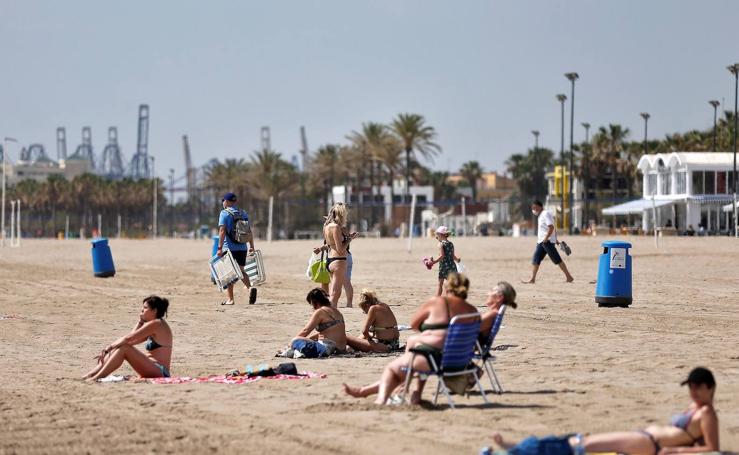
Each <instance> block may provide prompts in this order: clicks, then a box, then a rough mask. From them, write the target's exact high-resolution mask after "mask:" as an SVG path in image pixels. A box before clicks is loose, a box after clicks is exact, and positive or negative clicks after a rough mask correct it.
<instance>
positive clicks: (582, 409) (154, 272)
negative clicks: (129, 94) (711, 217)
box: [0, 237, 739, 455]
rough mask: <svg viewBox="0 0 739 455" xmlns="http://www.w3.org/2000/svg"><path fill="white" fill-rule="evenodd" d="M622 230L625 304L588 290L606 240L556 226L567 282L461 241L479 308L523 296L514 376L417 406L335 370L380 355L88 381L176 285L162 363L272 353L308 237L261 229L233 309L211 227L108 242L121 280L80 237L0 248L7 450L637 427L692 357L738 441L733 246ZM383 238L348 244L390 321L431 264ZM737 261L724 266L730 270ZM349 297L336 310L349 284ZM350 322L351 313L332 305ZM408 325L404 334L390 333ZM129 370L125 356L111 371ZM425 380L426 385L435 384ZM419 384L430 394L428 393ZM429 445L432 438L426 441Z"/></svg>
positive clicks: (410, 449)
mask: <svg viewBox="0 0 739 455" xmlns="http://www.w3.org/2000/svg"><path fill="white" fill-rule="evenodd" d="M625 239H626V240H629V241H631V242H633V244H634V248H633V252H632V254H633V261H634V292H633V294H634V304H633V305H632V306H631V307H630V308H628V309H620V308H614V309H605V308H598V307H597V305H596V304H595V303H594V300H593V294H594V289H595V285H594V284H592V282H593V281H594V280H595V278H596V274H597V260H598V259H597V258H598V254H599V252H600V251H601V250H600V242H601V241H603V240H604V239H603V238H577V237H573V238H571V239H567V240H568V242H569V243H570V245H571V247H572V249H573V255H572V256H571V257H570V258H567V263H568V265H569V267H570V270H571V271H572V273H573V275H574V277H575V282H574V283H572V284H564V283H563V280H564V279H563V276H562V275H561V273H560V272H559V270H558V269H557V268H556V267H554V266H553V265H552V264H551V263H550V262H548V260H547V261H545V262H544V263H543V265H542V269H541V272H540V275H539V281H538V283H537V284H536V285H523V284H518V283H519V280H520V279H521V278H524V277H526V276H527V274H528V273H529V262H530V257H531V253H532V252H533V246H534V243H535V240H534V239H533V238H532V237H529V238H518V239H513V238H493V237H489V238H456V239H453V240H454V242H455V245H456V249H457V254H458V255H459V256H461V257H462V259H463V262H464V263H465V264H466V266H467V268H468V274H469V276H470V279H471V282H472V293H471V295H470V299H469V301H470V302H471V303H472V304H474V305H476V306H478V307H479V308H480V309H481V310H482V309H483V303H484V299H485V296H486V294H487V291H488V290H489V289H490V288H492V287H493V286H494V285H495V283H496V282H497V281H499V280H507V281H510V282H511V283H514V286H515V287H516V289H517V291H518V302H519V305H520V306H519V308H518V309H517V310H510V311H509V312H508V313H507V315H506V320H505V323H504V324H505V326H504V328H503V329H502V330H501V332H500V335H499V340H498V344H499V345H505V349H504V350H501V351H500V352H498V360H497V363H496V370H497V372H498V375H499V378H500V380H501V382H502V384H503V387H504V388H505V390H506V393H505V394H503V395H500V396H497V395H490V397H491V401H492V403H491V404H489V405H485V404H484V403H483V401H482V398H481V397H480V396H479V395H471V396H469V397H456V400H457V403H458V404H459V405H460V406H459V408H458V409H456V410H451V409H449V408H448V406H446V403H445V402H444V401H443V400H440V402H439V405H438V406H436V407H433V406H430V405H429V406H422V407H378V406H374V405H372V404H371V403H372V400H371V399H353V398H349V397H347V396H345V395H344V394H343V393H342V392H341V384H342V382H348V383H350V384H357V385H359V384H364V383H369V382H372V381H374V380H376V379H377V378H378V377H379V374H380V372H381V370H382V368H383V366H384V365H385V364H386V363H387V362H388V361H389V360H390V359H389V358H387V357H371V356H365V357H361V358H333V359H325V360H305V359H303V360H296V361H295V362H296V363H297V365H298V369H299V370H309V371H315V372H319V373H324V374H325V375H326V377H325V378H324V379H310V380H301V381H267V380H263V381H258V382H256V383H253V384H244V385H225V384H186V385H156V384H148V383H132V382H125V383H112V384H111V383H109V384H100V383H98V384H87V383H84V382H82V381H81V380H79V379H78V378H79V377H81V376H82V375H83V374H84V373H85V372H86V371H87V370H89V369H90V368H91V367H92V366H93V364H94V361H93V360H92V357H93V356H94V355H96V354H97V352H99V350H100V349H102V348H103V347H104V346H106V345H107V344H108V343H110V342H112V341H113V340H114V339H116V338H117V337H119V336H121V335H124V334H125V333H127V332H128V331H129V330H130V329H131V327H133V326H134V325H135V323H136V321H137V320H138V312H139V309H140V305H141V300H142V299H143V298H144V297H145V296H147V295H149V294H154V293H156V294H159V295H162V296H165V297H167V298H169V299H170V302H171V305H170V312H169V317H168V320H169V323H170V325H171V327H172V329H173V332H174V337H175V338H174V339H175V341H174V354H173V361H172V373H173V374H174V375H187V376H200V375H209V374H224V373H225V372H226V371H228V370H231V369H234V368H237V369H243V368H244V365H245V364H259V363H269V364H270V365H277V364H278V363H280V362H282V361H284V360H283V359H278V358H275V357H274V355H275V353H276V351H277V350H278V349H279V348H282V347H284V346H285V345H286V344H287V342H288V341H289V339H290V338H291V337H293V336H294V335H295V334H296V333H297V332H298V331H299V330H300V329H301V328H302V327H303V326H304V324H305V322H306V321H307V320H308V317H309V315H310V307H309V306H308V304H307V303H306V302H305V294H306V292H307V291H308V290H309V289H310V288H311V287H313V286H312V283H311V282H309V281H308V280H307V279H306V277H305V268H306V265H307V259H308V257H309V255H310V248H311V246H313V244H314V242H309V241H290V242H273V243H271V244H268V243H267V242H259V243H258V247H259V248H260V249H261V250H262V251H263V254H264V260H265V263H266V267H267V272H268V281H267V283H266V284H264V285H263V286H261V287H260V289H259V300H258V303H257V304H256V305H253V306H250V305H247V304H246V303H247V295H246V292H245V291H244V290H243V289H242V288H241V287H240V286H238V287H237V290H236V297H237V304H236V305H235V306H233V307H223V306H221V305H219V303H220V301H221V300H222V298H223V297H222V295H221V294H220V293H219V292H218V291H217V290H216V289H215V287H214V286H212V285H211V283H210V280H209V275H208V270H207V259H208V256H209V254H210V248H211V245H210V242H209V241H206V240H165V239H162V240H157V241H151V240H115V239H113V240H111V248H112V251H113V256H114V260H115V265H116V269H117V274H116V276H115V277H114V278H108V279H100V278H95V277H93V274H92V264H91V259H90V243H89V242H86V241H73V240H70V241H55V240H25V239H24V240H23V245H22V247H21V248H4V249H0V316H8V315H13V316H17V318H10V319H0V340H1V341H0V363H1V364H2V368H0V435H2V436H0V453H86V452H89V453H100V452H103V451H105V452H110V453H122V452H128V453H141V452H155V453H206V452H217V453H226V452H231V451H235V450H238V451H243V450H247V451H257V452H260V453H264V452H271V453H291V452H292V453H298V451H299V452H300V453H337V454H354V455H356V454H375V453H388V452H389V451H391V450H392V451H403V452H406V453H426V454H446V453H470V454H471V453H477V451H478V450H479V448H480V447H481V446H483V445H487V444H489V443H491V439H490V434H491V433H492V432H493V431H501V432H503V433H504V434H506V435H509V436H511V437H514V438H519V437H523V436H526V435H529V434H537V435H545V434H551V433H567V432H598V431H607V430H632V429H637V428H643V427H644V426H646V425H647V424H650V423H667V421H668V418H669V416H670V415H671V414H672V413H675V412H678V411H681V410H683V409H685V408H686V407H687V406H688V405H689V403H690V401H689V397H688V394H687V390H686V389H685V388H682V387H680V386H679V382H680V381H681V380H682V379H684V377H685V376H687V373H688V372H689V370H690V369H691V368H692V367H694V366H698V365H703V366H706V367H709V368H711V369H712V370H713V372H714V374H715V375H716V380H717V383H718V389H717V395H716V408H717V410H718V414H719V419H720V430H721V433H720V437H721V448H722V449H723V450H738V449H739V347H738V346H739V331H737V327H738V324H737V322H738V321H739V307H738V306H737V305H738V304H739V271H737V269H736V264H737V259H736V258H737V257H738V256H739V243H738V242H736V241H735V240H734V239H728V238H666V239H663V240H662V243H661V248H660V249H659V250H657V249H656V248H655V245H654V241H653V239H651V238H643V237H641V238H625ZM406 246H407V243H406V241H403V240H395V239H371V240H370V239H358V240H357V241H355V242H354V243H353V244H352V251H353V253H354V285H355V288H356V294H357V295H358V293H359V291H360V290H361V288H363V287H368V288H372V289H374V290H376V291H377V292H378V295H379V297H380V298H381V299H382V300H384V301H385V302H387V303H388V304H390V305H391V306H392V308H393V310H394V311H395V312H396V314H397V316H398V319H399V322H400V323H401V324H405V323H408V320H409V317H410V315H411V314H412V313H413V312H414V310H415V309H416V307H417V306H418V305H419V304H420V303H422V302H423V301H424V299H425V298H427V297H429V296H430V295H431V294H432V293H433V292H434V290H435V285H436V279H435V277H436V271H434V272H429V271H427V270H426V269H425V267H424V266H423V265H422V264H421V262H420V258H421V257H423V256H427V255H431V254H434V253H435V252H436V250H437V248H438V247H437V243H436V242H435V241H433V240H430V239H417V240H415V241H414V244H413V253H412V254H408V253H407V251H406ZM730 268H732V269H730ZM341 305H342V306H343V298H342V302H341ZM341 310H342V312H343V314H344V317H345V320H346V325H347V331H348V332H350V333H353V334H358V333H359V330H360V329H361V324H362V321H363V317H364V315H363V314H362V312H361V310H359V309H358V308H356V304H355V308H353V309H343V308H342V309H341ZM408 335H409V332H407V331H406V332H402V335H401V341H402V340H404V339H405V338H406V337H407V336H408ZM122 371H123V372H124V373H126V374H131V370H130V368H129V367H128V366H126V367H124V368H123V370H122ZM432 381H433V380H432ZM431 385H432V386H433V387H430V388H429V389H428V390H427V393H426V395H425V396H424V398H426V399H431V398H432V393H431V391H432V390H433V388H434V387H435V384H434V382H432V383H431ZM423 441H433V442H432V443H424V442H423Z"/></svg>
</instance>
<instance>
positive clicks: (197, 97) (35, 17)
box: [0, 0, 739, 177]
mask: <svg viewBox="0 0 739 455" xmlns="http://www.w3.org/2000/svg"><path fill="white" fill-rule="evenodd" d="M737 17H739V2H736V1H732V0H706V1H697V0H696V1H684V0H650V1H648V2H645V1H642V0H618V1H606V0H601V1H593V0H570V1H565V0H537V1H534V0H530V1H527V0H510V1H492V0H488V1H484V0H465V1H463V2H460V1H456V2H453V1H439V0H408V1H401V0H371V1H370V0H364V1H359V0H352V1H347V0H295V1H288V0H272V1H247V0H243V1H218V0H214V1H209V2H202V1H174V0H172V1H169V0H162V1H156V2H151V1H139V0H130V1H126V2H101V1H99V0H94V1H93V0H90V1H77V0H69V1H64V2H60V1H55V0H48V1H35V0H24V1H10V0H0V59H1V60H0V137H5V136H8V137H13V138H17V139H18V140H19V142H20V143H21V144H23V145H28V144H31V143H41V144H43V145H45V147H46V151H47V154H49V155H50V156H51V157H52V158H55V157H56V140H55V134H56V128H57V127H58V126H64V127H66V129H67V150H68V153H70V154H71V153H72V152H73V151H74V149H75V148H76V147H77V145H78V144H79V143H80V142H81V129H82V127H83V126H90V127H92V134H93V146H94V149H95V152H96V154H98V155H100V154H101V153H102V150H103V148H104V146H105V144H106V143H107V129H108V127H109V126H117V127H118V136H119V144H120V146H121V149H122V151H123V154H124V158H125V159H126V160H127V161H129V160H130V159H131V157H132V156H133V154H134V152H135V146H136V129H137V115H138V105H139V104H141V103H146V104H148V105H149V106H150V134H149V153H150V154H151V155H153V156H155V157H156V166H157V174H158V175H160V176H166V175H167V174H168V173H169V169H170V168H172V169H174V172H175V175H176V176H177V177H180V176H182V175H184V159H183V152H182V135H183V134H187V135H188V136H189V141H190V148H191V152H192V157H193V162H194V164H195V165H197V166H200V165H203V164H205V163H207V162H208V161H209V160H210V159H212V158H218V159H224V158H245V159H249V157H250V156H251V154H252V152H253V151H254V150H256V149H258V148H259V143H260V142H259V133H260V128H261V127H262V126H269V127H270V129H271V133H272V147H273V148H274V149H275V150H276V151H278V152H280V153H282V154H283V156H284V157H285V158H287V159H288V160H289V159H291V158H292V156H293V155H296V154H298V151H299V150H300V134H299V129H300V126H305V128H306V132H307V138H308V145H309V148H310V149H311V150H313V151H315V149H316V148H317V147H318V146H320V145H322V144H326V143H341V142H346V139H345V136H346V135H347V134H349V133H350V132H351V131H352V130H359V129H360V128H361V125H362V123H363V122H367V121H376V122H389V121H391V120H392V119H393V118H394V117H395V116H396V115H397V114H398V113H402V112H413V113H418V114H421V115H423V116H424V117H425V118H426V120H427V122H428V124H429V125H431V126H433V127H434V128H435V129H436V131H437V133H438V138H437V142H438V143H439V144H440V145H441V147H442V148H443V153H442V155H440V156H439V157H438V158H437V159H436V160H435V161H434V163H433V164H431V166H432V167H433V168H435V169H440V170H449V171H456V170H458V169H459V167H460V166H461V164H462V163H463V162H465V161H469V160H477V161H479V162H480V163H481V165H482V166H483V168H484V169H485V170H489V171H495V170H497V171H499V172H500V171H504V170H505V164H504V163H505V160H506V159H507V158H508V157H509V156H510V155H511V154H513V153H522V152H525V151H526V150H527V148H529V147H531V146H532V145H533V136H532V134H531V130H534V129H536V130H539V131H541V136H540V145H541V146H545V147H549V148H552V149H553V150H555V151H559V148H560V106H559V102H558V101H557V100H556V98H555V96H556V94H557V93H565V94H567V96H568V97H569V96H570V90H571V87H570V83H569V81H568V80H566V79H565V77H564V73H566V72H570V71H576V72H577V73H579V75H580V79H579V80H578V81H577V83H576V88H575V90H576V91H575V122H574V123H575V130H574V131H575V133H574V134H575V141H581V140H583V139H584V129H583V128H582V126H581V123H582V122H589V123H591V124H592V125H593V128H594V129H596V128H597V127H598V126H601V125H606V124H608V123H620V124H622V125H624V126H625V127H628V128H629V129H630V130H631V132H632V138H634V139H641V138H642V137H643V120H642V119H641V117H640V116H639V113H640V112H649V113H650V114H651V118H650V120H649V137H650V138H661V137H664V135H665V134H667V133H671V132H676V131H685V130H689V129H694V128H709V127H710V126H711V123H712V119H713V110H712V109H713V108H712V107H711V106H709V104H708V100H710V99H718V100H719V101H722V100H725V102H726V103H727V109H733V97H734V80H733V77H732V76H731V75H730V73H729V72H728V71H727V70H726V66H727V65H729V64H732V63H734V62H739V32H737V30H736V28H735V27H734V28H733V29H732V27H733V26H735V23H733V22H734V21H735V20H736V18H737ZM569 109H570V105H569V101H568V102H567V112H566V122H567V126H566V138H567V139H566V143H567V144H568V143H569V117H570V112H569ZM566 146H567V145H566ZM18 149H19V147H18V146H16V145H15V144H9V147H8V154H9V157H10V158H11V159H16V158H17V155H18Z"/></svg>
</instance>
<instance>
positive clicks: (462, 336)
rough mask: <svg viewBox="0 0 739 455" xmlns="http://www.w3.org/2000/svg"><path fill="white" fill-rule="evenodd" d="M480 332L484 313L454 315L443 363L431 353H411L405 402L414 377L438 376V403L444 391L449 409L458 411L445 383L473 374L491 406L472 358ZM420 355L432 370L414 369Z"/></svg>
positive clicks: (484, 398)
mask: <svg viewBox="0 0 739 455" xmlns="http://www.w3.org/2000/svg"><path fill="white" fill-rule="evenodd" d="M479 332H480V314H479V313H468V314H460V315H457V316H454V317H453V318H452V320H451V321H450V322H449V328H448V329H447V334H446V340H445V341H444V348H443V349H442V352H441V360H440V362H439V363H438V364H437V361H436V360H437V359H435V358H434V356H433V355H431V354H430V353H429V352H428V351H425V350H422V349H418V348H413V349H411V350H410V352H411V353H413V356H412V357H411V361H410V362H409V363H408V367H407V368H406V377H405V388H404V390H405V391H404V392H403V397H402V401H403V402H405V394H406V393H407V391H409V390H410V389H409V387H410V382H411V378H412V377H413V375H414V374H418V375H420V376H436V377H437V378H438V380H439V382H438V384H437V385H436V394H434V404H436V401H437V399H438V398H439V391H441V392H443V393H444V395H445V396H446V398H447V401H448V402H449V406H450V407H451V408H454V400H452V396H451V394H450V393H449V392H450V390H449V387H448V386H447V384H446V382H445V378H449V377H454V376H467V375H472V376H473V377H474V378H475V383H476V384H477V387H478V388H479V389H480V394H481V395H482V398H483V400H485V403H488V399H487V396H485V390H484V389H483V388H482V384H480V378H479V377H478V375H477V366H475V365H474V363H472V356H473V354H474V352H475V346H476V343H477V336H478V334H479ZM417 355H423V356H425V357H426V359H427V360H428V363H429V366H430V367H431V369H430V370H427V371H419V370H414V369H413V361H414V360H415V358H416V356H417Z"/></svg>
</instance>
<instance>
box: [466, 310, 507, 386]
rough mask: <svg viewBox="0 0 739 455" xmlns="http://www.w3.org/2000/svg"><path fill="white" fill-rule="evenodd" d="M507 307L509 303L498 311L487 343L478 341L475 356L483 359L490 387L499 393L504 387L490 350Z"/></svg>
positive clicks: (476, 358) (483, 366) (477, 358)
mask: <svg viewBox="0 0 739 455" xmlns="http://www.w3.org/2000/svg"><path fill="white" fill-rule="evenodd" d="M506 308H507V305H503V306H501V307H500V311H498V315H497V316H496V317H495V321H493V326H492V327H491V328H490V335H488V341H487V343H485V344H484V345H480V342H479V341H478V342H477V352H476V353H475V354H474V356H473V358H474V359H475V360H480V361H481V363H482V365H480V366H481V367H482V368H484V369H485V373H486V374H487V375H488V379H490V387H491V388H492V390H493V392H494V393H497V394H499V395H500V394H501V393H503V387H502V386H501V385H500V381H498V375H496V374H495V368H493V362H495V356H494V355H493V354H491V353H490V351H491V350H492V349H493V343H494V342H495V337H496V335H498V331H499V330H500V326H501V324H502V323H503V315H504V314H505V309H506Z"/></svg>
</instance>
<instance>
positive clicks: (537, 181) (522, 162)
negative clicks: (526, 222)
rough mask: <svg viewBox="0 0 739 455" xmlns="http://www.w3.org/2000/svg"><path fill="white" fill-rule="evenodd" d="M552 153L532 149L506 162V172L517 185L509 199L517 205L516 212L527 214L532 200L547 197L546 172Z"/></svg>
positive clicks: (540, 149) (546, 150)
mask: <svg viewBox="0 0 739 455" xmlns="http://www.w3.org/2000/svg"><path fill="white" fill-rule="evenodd" d="M553 160H554V153H553V152H552V151H551V150H549V149H546V148H543V147H539V148H532V149H529V150H528V153H527V154H526V155H523V154H520V153H517V154H514V155H511V157H509V158H508V160H506V163H505V164H506V166H507V169H508V172H510V173H511V175H512V177H513V179H514V180H516V182H517V183H518V189H517V190H516V193H515V194H514V197H512V198H511V202H512V203H516V202H517V203H518V212H519V213H522V214H526V213H528V207H529V205H530V203H531V201H532V200H534V199H539V200H543V199H544V197H545V196H546V195H547V191H548V189H547V179H546V172H547V169H548V168H549V167H551V166H552V164H553V162H554V161H553Z"/></svg>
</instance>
